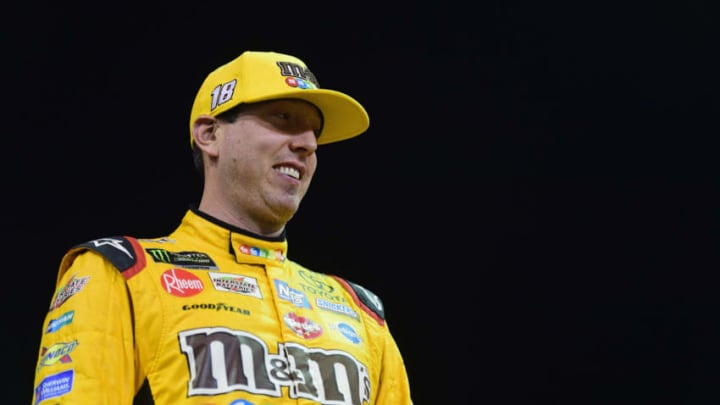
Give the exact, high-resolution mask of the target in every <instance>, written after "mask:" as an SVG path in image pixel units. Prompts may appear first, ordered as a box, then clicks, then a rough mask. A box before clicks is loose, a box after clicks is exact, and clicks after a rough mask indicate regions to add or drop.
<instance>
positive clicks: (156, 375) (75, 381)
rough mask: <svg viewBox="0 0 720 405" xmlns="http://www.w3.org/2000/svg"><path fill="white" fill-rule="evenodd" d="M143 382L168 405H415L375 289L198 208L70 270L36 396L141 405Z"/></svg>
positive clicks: (114, 240)
mask: <svg viewBox="0 0 720 405" xmlns="http://www.w3.org/2000/svg"><path fill="white" fill-rule="evenodd" d="M143 386H144V387H147V386H149V389H150V391H151V392H152V398H153V401H154V403H155V404H163V405H165V404H173V405H176V404H203V405H210V404H217V405H221V404H222V405H228V404H231V405H266V404H338V405H339V404H347V405H368V404H369V405H372V404H387V405H409V404H411V400H410V391H409V384H408V378H407V375H406V370H405V366H404V364H403V361H402V357H401V355H400V352H399V349H398V347H397V345H396V343H395V341H394V339H393V337H392V335H391V334H390V331H389V329H388V325H387V323H386V321H385V317H384V311H383V306H382V303H381V301H380V299H379V298H378V297H377V296H376V295H375V294H373V293H372V292H370V291H368V290H367V289H365V288H363V287H361V286H359V285H357V284H354V283H352V282H350V281H347V280H345V279H343V278H340V277H336V276H331V275H328V274H324V273H319V272H315V271H311V270H310V269H308V268H305V267H303V266H302V265H300V264H298V263H295V262H293V261H292V260H289V259H288V258H287V242H286V240H285V239H284V237H281V238H277V239H266V238H260V237H257V236H254V235H251V234H249V233H247V232H244V231H242V230H240V229H235V228H233V227H232V226H229V225H227V224H223V223H221V222H219V221H217V220H214V219H212V218H210V217H208V216H206V215H204V214H202V213H200V212H198V211H196V210H189V211H188V212H187V213H186V215H185V217H184V218H183V220H182V223H181V224H180V226H179V227H178V228H177V229H176V230H175V231H174V232H173V233H171V234H170V235H168V236H166V237H160V238H153V239H136V238H133V237H126V236H118V237H108V238H100V239H96V240H92V241H89V242H87V243H83V244H81V245H78V246H76V247H74V248H73V249H71V250H70V251H68V252H67V254H66V255H65V256H64V257H63V260H62V262H61V265H60V269H59V272H58V276H57V287H56V291H55V294H54V295H53V298H52V300H51V303H50V308H49V312H48V314H47V316H46V319H45V322H44V324H43V333H42V340H41V347H40V352H39V354H38V360H37V369H36V375H35V390H34V394H33V404H34V405H35V404H122V405H129V404H132V403H133V400H134V398H135V396H136V394H137V393H138V391H139V390H140V388H141V387H143ZM135 400H137V399H136V398H135Z"/></svg>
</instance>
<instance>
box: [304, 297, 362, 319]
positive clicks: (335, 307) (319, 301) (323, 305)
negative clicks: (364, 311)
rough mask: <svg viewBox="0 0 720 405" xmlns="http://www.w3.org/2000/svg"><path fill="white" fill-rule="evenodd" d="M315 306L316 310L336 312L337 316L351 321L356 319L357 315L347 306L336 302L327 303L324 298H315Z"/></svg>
mask: <svg viewBox="0 0 720 405" xmlns="http://www.w3.org/2000/svg"><path fill="white" fill-rule="evenodd" d="M315 305H317V307H318V308H320V309H324V310H327V311H332V312H337V313H338V314H342V315H347V316H349V317H351V318H353V319H358V314H357V312H355V310H354V309H352V308H351V307H350V306H349V305H345V304H340V303H337V302H333V301H329V300H326V299H324V298H320V297H317V298H315Z"/></svg>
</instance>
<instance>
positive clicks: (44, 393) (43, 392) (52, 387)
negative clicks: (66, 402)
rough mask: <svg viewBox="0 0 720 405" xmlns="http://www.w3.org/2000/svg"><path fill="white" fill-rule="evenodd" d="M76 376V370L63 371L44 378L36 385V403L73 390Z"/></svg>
mask: <svg viewBox="0 0 720 405" xmlns="http://www.w3.org/2000/svg"><path fill="white" fill-rule="evenodd" d="M74 378H75V371H74V370H67V371H63V372H60V373H57V374H53V375H49V376H47V377H45V378H43V380H42V381H40V384H38V386H37V387H35V405H37V404H39V403H40V402H42V401H44V400H46V399H50V398H54V397H59V396H60V395H63V394H67V393H68V392H70V391H72V388H73V380H74Z"/></svg>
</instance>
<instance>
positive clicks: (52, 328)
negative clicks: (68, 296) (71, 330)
mask: <svg viewBox="0 0 720 405" xmlns="http://www.w3.org/2000/svg"><path fill="white" fill-rule="evenodd" d="M74 317H75V310H72V311H68V312H65V313H64V314H62V315H60V316H59V317H57V318H55V319H51V320H50V322H48V327H47V329H46V330H45V333H52V332H57V331H58V329H60V328H62V327H63V326H65V325H70V324H71V323H72V321H73V318H74Z"/></svg>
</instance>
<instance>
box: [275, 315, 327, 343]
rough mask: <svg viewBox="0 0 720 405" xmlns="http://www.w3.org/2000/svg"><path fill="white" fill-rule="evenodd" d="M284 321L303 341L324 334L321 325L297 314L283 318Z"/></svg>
mask: <svg viewBox="0 0 720 405" xmlns="http://www.w3.org/2000/svg"><path fill="white" fill-rule="evenodd" d="M283 321H285V325H287V326H288V327H289V328H290V329H292V330H293V332H295V334H296V335H298V336H300V337H301V338H303V339H314V338H316V337H318V336H320V335H322V333H323V329H322V327H321V326H320V325H318V324H317V323H315V322H314V321H312V320H311V319H308V318H305V317H304V316H300V315H298V314H296V313H295V312H289V313H287V314H285V315H284V316H283Z"/></svg>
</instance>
